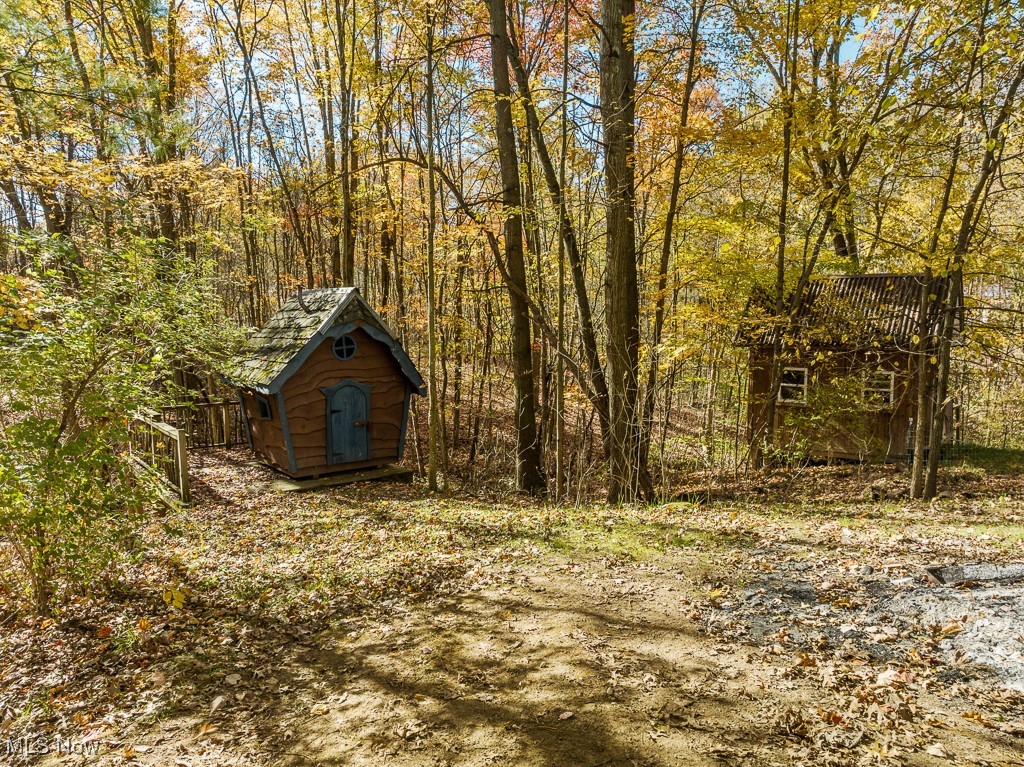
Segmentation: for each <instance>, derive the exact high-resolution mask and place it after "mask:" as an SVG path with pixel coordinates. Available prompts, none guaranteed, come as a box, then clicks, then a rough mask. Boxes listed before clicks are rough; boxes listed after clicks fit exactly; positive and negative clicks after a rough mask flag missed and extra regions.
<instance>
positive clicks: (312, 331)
mask: <svg viewBox="0 0 1024 767" xmlns="http://www.w3.org/2000/svg"><path fill="white" fill-rule="evenodd" d="M356 327H359V328H362V330H364V331H366V332H367V333H368V334H370V335H371V336H372V337H374V338H376V339H377V340H378V341H381V342H382V343H384V344H387V345H388V347H389V348H390V349H391V353H392V356H394V357H395V360H396V361H397V362H398V365H399V367H400V368H401V370H402V373H403V374H404V375H405V377H406V378H407V379H409V382H410V383H411V384H412V385H413V388H414V389H416V390H417V391H422V389H423V387H424V384H423V379H422V377H421V376H420V374H419V372H418V371H417V370H416V367H415V365H413V363H412V360H410V359H409V357H408V355H407V354H406V353H405V351H404V350H403V349H402V347H401V345H400V344H399V343H398V340H397V339H396V338H395V336H394V334H393V333H392V332H391V330H390V329H389V328H388V326H387V323H385V322H384V320H383V319H381V317H380V315H378V314H377V312H375V311H374V310H373V309H372V308H371V307H370V305H369V304H368V303H366V301H365V300H364V299H363V297H362V296H361V295H360V294H359V290H358V289H357V288H320V289H317V290H300V291H299V292H298V293H297V294H295V295H294V296H292V297H291V298H289V299H288V300H287V301H285V302H284V304H282V305H281V308H280V309H278V310H277V312H276V313H275V314H274V316H273V317H271V318H270V319H269V320H268V321H267V324H266V325H264V326H263V327H262V328H260V329H259V330H258V331H257V332H256V333H255V334H254V335H253V336H252V337H251V338H250V339H249V340H248V342H247V343H246V345H245V348H244V350H243V351H242V354H241V355H240V356H239V357H238V358H237V359H235V360H234V361H233V363H232V364H231V365H229V366H228V367H227V368H226V369H225V370H224V371H223V375H224V378H225V379H226V380H227V381H228V383H230V384H231V385H233V386H236V387H246V388H251V389H255V390H256V391H260V392H265V393H267V392H275V391H278V390H280V388H281V386H282V385H283V384H284V382H285V381H286V380H287V379H288V378H289V377H290V376H291V374H292V373H294V372H295V371H296V370H297V369H298V367H299V366H300V365H301V364H302V362H303V361H304V360H305V358H306V357H308V356H309V354H310V353H312V351H313V350H314V349H315V348H316V347H317V346H319V345H320V343H322V342H323V341H324V340H325V339H327V338H332V337H337V336H338V335H342V334H344V333H348V332H351V330H353V329H355V328H356Z"/></svg>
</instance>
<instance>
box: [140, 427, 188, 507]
mask: <svg viewBox="0 0 1024 767" xmlns="http://www.w3.org/2000/svg"><path fill="white" fill-rule="evenodd" d="M129 445H130V449H131V456H132V459H133V460H134V461H135V462H136V464H138V465H139V466H141V467H142V469H143V470H144V471H146V472H148V473H150V474H152V475H153V476H154V477H156V479H157V480H158V481H159V482H160V483H161V484H162V485H163V486H164V489H165V490H167V491H168V492H169V493H172V494H173V495H175V496H177V498H178V499H180V501H181V502H182V503H189V502H190V501H191V494H190V493H189V484H188V445H187V444H186V437H185V432H184V431H182V430H181V429H175V428H174V427H173V426H170V425H169V424H166V423H161V422H160V421H158V420H157V418H156V413H152V412H147V413H140V414H139V415H137V416H136V417H135V418H134V419H133V420H132V423H131V441H130V443H129Z"/></svg>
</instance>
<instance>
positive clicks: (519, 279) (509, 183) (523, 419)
mask: <svg viewBox="0 0 1024 767" xmlns="http://www.w3.org/2000/svg"><path fill="white" fill-rule="evenodd" d="M489 5H490V14H491V68H492V73H493V77H494V127H495V133H496V134H497V136H496V138H497V144H498V161H499V164H500V167H501V186H502V190H501V199H502V204H503V205H504V207H505V226H504V230H505V264H506V269H507V272H508V276H509V280H510V281H511V282H512V283H513V284H512V285H510V286H509V288H510V289H509V304H510V308H511V311H512V366H513V371H512V376H513V382H514V387H515V392H514V400H515V401H514V405H513V407H514V410H515V412H514V418H515V429H516V487H518V488H519V489H520V490H523V491H526V492H530V493H536V492H539V491H541V490H542V489H543V488H544V475H543V472H542V470H541V450H540V441H539V440H538V439H537V406H536V397H535V392H534V386H533V353H532V349H531V346H530V307H529V304H528V303H527V301H526V295H527V284H526V264H525V259H524V255H523V218H522V213H521V211H522V195H521V193H520V185H519V161H518V156H517V153H516V139H515V126H514V124H513V121H512V86H511V85H510V83H509V76H508V48H509V46H508V25H507V23H506V13H505V0H489Z"/></svg>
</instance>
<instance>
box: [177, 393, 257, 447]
mask: <svg viewBox="0 0 1024 767" xmlns="http://www.w3.org/2000/svg"><path fill="white" fill-rule="evenodd" d="M161 415H162V420H163V421H164V423H167V424H169V425H170V426H173V427H175V428H176V429H180V430H181V431H183V432H185V442H186V444H187V446H188V448H189V449H190V450H193V449H201V448H208V447H234V446H235V445H240V444H242V443H243V442H245V430H244V426H243V424H242V413H241V410H240V407H239V403H238V402H237V401H233V400H221V401H219V402H197V403H193V404H186V405H167V406H165V407H163V408H162V409H161Z"/></svg>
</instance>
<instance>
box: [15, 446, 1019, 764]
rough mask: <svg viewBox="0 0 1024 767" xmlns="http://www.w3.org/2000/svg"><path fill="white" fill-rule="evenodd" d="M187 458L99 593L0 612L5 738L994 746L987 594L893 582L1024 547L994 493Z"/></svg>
mask: <svg viewBox="0 0 1024 767" xmlns="http://www.w3.org/2000/svg"><path fill="white" fill-rule="evenodd" d="M196 460H197V462H198V464H197V465H196V466H195V467H194V473H195V475H196V476H197V477H198V478H199V481H198V482H197V483H196V485H197V487H196V496H197V504H196V507H195V508H194V509H191V510H189V511H188V512H186V513H183V514H180V515H169V516H168V517H167V518H165V519H160V520H155V521H154V524H153V525H152V528H151V529H150V530H148V531H146V535H147V537H148V538H149V542H150V543H151V548H150V549H149V553H147V554H146V556H145V557H143V559H142V560H141V561H139V562H138V563H137V564H136V565H135V566H134V567H133V568H131V569H128V570H126V572H125V575H124V576H123V582H121V583H119V584H117V585H116V588H115V589H112V596H109V597H100V596H90V597H87V598H83V599H82V600H81V601H80V602H79V603H78V604H76V605H75V606H74V611H73V612H74V616H75V617H74V618H73V619H68V620H65V621H63V622H61V621H36V620H30V619H22V620H18V621H15V622H14V623H12V624H10V625H7V626H5V627H4V630H3V634H2V635H0V650H2V654H0V727H2V729H3V734H4V735H5V736H6V737H11V738H15V737H19V736H23V735H28V734H32V735H33V736H36V737H38V736H40V735H43V734H45V735H47V736H52V737H56V736H60V737H63V738H67V739H71V740H75V739H77V740H78V741H79V742H82V741H87V742H89V743H95V744H97V745H99V746H100V750H99V753H98V755H97V756H95V757H91V758H84V759H79V761H80V762H83V763H95V764H123V763H125V762H126V761H127V762H131V763H136V764H153V765H157V764H160V765H163V764H183V765H221V764H240V765H271V764H273V765H278V764H296V765H299V764H315V763H346V764H356V765H360V764H362V765H371V764H372V765H377V764H380V763H381V762H382V760H385V759H393V760H397V762H398V763H402V764H424V765H426V764H430V765H435V764H455V763H466V764H471V763H515V764H523V765H534V764H536V765H541V764H545V765H546V764H581V763H586V764H608V765H613V764H622V765H628V764H645V765H660V764H676V763H679V761H680V760H681V759H682V760H683V761H689V762H692V763H694V764H703V763H708V764H737V765H773V764H807V765H830V764H836V765H847V764H848V765H861V764H939V763H965V764H972V763H973V764H979V765H1003V764H1007V765H1010V764H1019V763H1020V759H1019V757H1018V756H1017V755H1018V754H1019V753H1020V750H1021V744H1022V743H1024V738H1022V735H1024V723H1022V719H1021V712H1022V710H1024V701H1022V698H1021V695H1020V693H1019V691H1017V690H1015V689H1014V684H1013V680H1012V679H1011V678H1008V677H1007V676H1006V674H1007V669H1009V668H1011V667H1012V663H1013V662H1014V656H1013V653H1014V652H1017V651H1019V645H1014V644H1013V635H1012V631H1008V630H1007V629H1008V628H1009V629H1012V627H1013V622H1014V621H1015V620H1017V618H1016V617H1014V615H1015V614H1014V613H1013V612H1012V611H1013V610H1015V609H1016V608H1017V607H1019V604H1020V600H1019V599H1017V601H1016V603H1014V602H1013V600H1012V596H1013V591H1012V590H1013V589H1014V588H1015V587H1014V586H1012V585H1008V584H1001V585H998V586H993V587H981V588H979V587H969V588H962V589H954V588H952V587H934V586H929V585H928V584H927V583H926V582H925V581H924V579H923V578H922V577H921V575H920V573H921V568H923V567H924V566H927V565H934V564H948V563H963V562H966V561H985V562H1011V561H1014V560H1018V561H1019V560H1020V559H1021V558H1022V550H1021V541H1022V540H1024V534H1022V533H1024V531H1022V526H1021V520H1022V518H1021V514H1020V511H1021V509H1020V506H1019V505H1017V503H1016V502H1015V501H1010V500H1006V499H1005V498H1000V497H999V496H1000V495H1001V494H1002V493H1003V492H1004V490H1005V483H1003V484H997V488H998V494H997V495H995V496H994V497H986V496H985V494H984V492H983V488H973V489H972V491H971V495H972V497H971V498H957V497H954V498H953V499H950V500H947V501H945V502H943V503H940V504H937V505H935V506H933V507H930V508H926V507H923V506H920V505H912V504H907V503H900V502H895V503H893V502H885V503H880V502H878V501H874V500H866V499H865V498H863V497H862V494H861V492H860V490H859V489H857V488H856V484H855V483H854V482H853V481H852V480H849V481H847V486H846V487H843V486H842V484H843V483H842V482H836V481H833V480H834V477H833V478H832V479H830V478H829V475H828V474H827V473H825V474H821V475H817V476H815V475H812V476H810V477H809V479H808V478H805V479H804V481H803V484H800V483H790V484H789V485H787V492H788V493H789V497H788V498H785V499H784V500H783V501H780V502H777V503H766V502H764V501H759V502H758V501H745V500H742V498H740V499H739V500H731V501H719V502H714V503H707V502H705V503H692V502H681V503H669V504H663V505H660V506H654V507H645V508H643V507H635V508H623V509H608V508H606V507H603V506H580V507H576V508H551V507H547V506H544V505H542V504H538V503H534V502H530V501H526V500H523V499H517V498H515V497H509V498H507V499H505V500H504V502H500V503H499V502H494V501H489V502H486V503H483V502H481V501H479V500H478V499H475V498H469V497H467V498H443V497H433V496H430V495H428V494H426V493H424V492H423V491H422V490H421V489H420V488H418V487H416V486H411V487H406V486H394V485H388V486H384V485H370V486H355V487H350V488H346V489H335V490H332V491H326V492H321V493H315V494H306V495H292V496H278V495H270V494H267V493H265V492H263V491H261V490H260V488H261V487H263V486H264V485H265V482H266V480H267V474H268V473H267V472H266V471H265V470H264V469H262V468H259V467H256V466H253V465H251V464H249V463H248V462H247V460H246V458H245V456H244V454H243V453H240V452H236V453H208V454H201V455H200V456H198V457H197V458H196ZM801 488H803V490H801ZM837 488H838V489H837ZM800 492H804V493H806V496H805V497H804V498H802V499H801V498H799V497H793V495H794V493H795V494H797V495H798V494H799V493H800ZM779 495H780V497H782V496H785V495H786V494H785V493H779ZM809 499H810V502H808V500H809ZM1000 589H1007V590H1009V591H1007V593H1006V594H1002V593H1001V592H1000V591H999V590H1000ZM113 595H116V596H113ZM947 596H948V597H952V598H950V599H947V598H946V597H947ZM931 600H937V601H935V604H933V603H932V601H931ZM938 604H942V605H944V607H943V608H942V609H939V608H938V607H937V606H936V605H938ZM945 606H948V607H945ZM986 611H987V612H986ZM998 621H1003V623H999V622H998ZM986 648H987V649H986ZM929 760H931V761H929ZM24 761H26V762H27V761H28V760H24ZM15 763H18V762H17V761H16V762H15Z"/></svg>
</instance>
